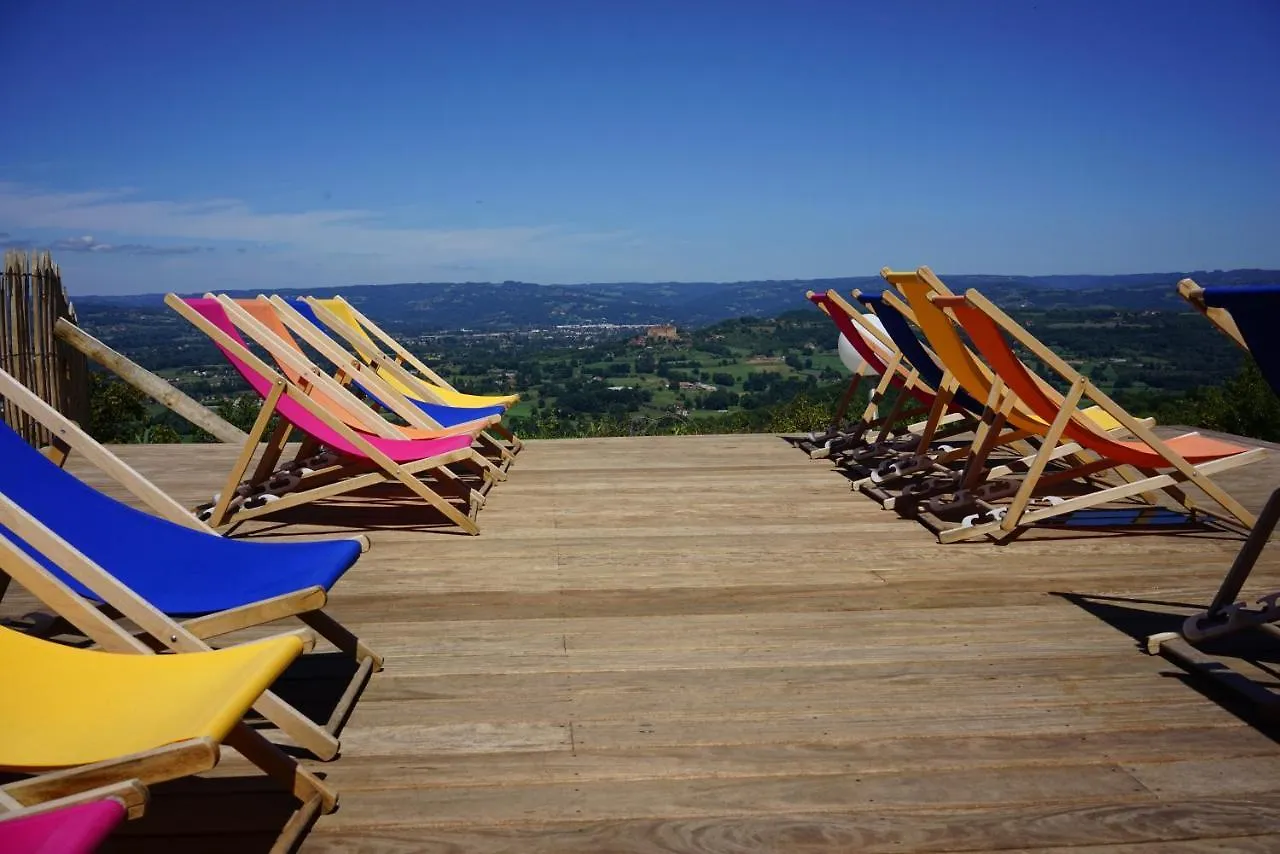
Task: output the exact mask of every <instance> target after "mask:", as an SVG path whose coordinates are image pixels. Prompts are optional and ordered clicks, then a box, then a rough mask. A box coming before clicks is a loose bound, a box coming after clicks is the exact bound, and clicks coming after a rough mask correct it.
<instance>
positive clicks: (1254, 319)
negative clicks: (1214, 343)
mask: <svg viewBox="0 0 1280 854" xmlns="http://www.w3.org/2000/svg"><path fill="white" fill-rule="evenodd" d="M1204 303H1205V305H1208V306H1211V307H1213V308H1221V309H1226V310H1227V311H1229V312H1231V319H1232V320H1234V321H1235V323H1236V328H1237V329H1239V330H1240V334H1241V335H1242V336H1243V337H1244V342H1245V343H1246V344H1248V345H1249V352H1250V353H1252V354H1253V359H1254V361H1255V362H1257V363H1258V369H1259V370H1261V371H1262V376H1263V377H1265V378H1266V380H1267V383H1268V384H1270V386H1271V389H1272V391H1274V392H1275V393H1276V394H1280V329H1277V326H1276V321H1277V319H1280V285H1252V286H1249V287H1239V288H1222V287H1218V288H1205V289H1204Z"/></svg>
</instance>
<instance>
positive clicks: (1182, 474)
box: [933, 289, 1265, 543]
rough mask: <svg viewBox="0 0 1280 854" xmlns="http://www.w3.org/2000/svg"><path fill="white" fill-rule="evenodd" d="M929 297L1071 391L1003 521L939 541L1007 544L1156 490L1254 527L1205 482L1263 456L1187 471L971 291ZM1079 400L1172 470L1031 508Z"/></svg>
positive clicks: (1256, 452) (1146, 430)
mask: <svg viewBox="0 0 1280 854" xmlns="http://www.w3.org/2000/svg"><path fill="white" fill-rule="evenodd" d="M933 299H934V301H935V302H936V303H939V304H942V305H948V304H952V303H955V302H956V301H962V302H965V303H967V304H968V305H970V306H972V307H974V308H976V309H978V310H979V311H981V312H983V313H984V314H985V315H986V316H987V317H989V318H990V319H991V320H992V321H994V322H995V323H996V325H998V326H999V327H1000V328H1001V329H1002V330H1003V332H1004V333H1005V334H1007V335H1008V336H1009V337H1010V338H1012V339H1013V340H1015V341H1016V342H1017V343H1019V344H1021V345H1022V346H1023V347H1025V348H1026V349H1027V350H1029V351H1030V352H1031V353H1033V354H1034V355H1035V356H1036V358H1037V359H1039V360H1040V361H1041V362H1043V363H1044V364H1045V365H1047V366H1048V367H1049V369H1050V370H1052V371H1054V372H1055V373H1056V374H1058V375H1059V376H1060V377H1062V378H1063V379H1064V380H1065V381H1066V382H1068V383H1070V390H1069V391H1068V393H1067V395H1066V397H1065V399H1064V400H1063V403H1062V405H1061V407H1060V409H1059V411H1058V413H1057V416H1056V417H1055V419H1054V420H1053V422H1052V423H1051V424H1050V425H1049V427H1048V429H1047V430H1046V431H1045V434H1044V436H1043V444H1042V445H1041V446H1040V451H1039V453H1038V454H1037V455H1036V458H1035V460H1034V461H1033V462H1032V464H1031V467H1030V469H1029V470H1028V472H1027V473H1026V475H1025V476H1024V478H1023V480H1022V484H1021V486H1020V488H1019V489H1018V492H1017V494H1016V495H1015V496H1014V497H1013V500H1012V502H1011V503H1010V504H1009V505H1008V506H1007V508H1005V509H1004V513H1003V516H1002V518H999V519H994V520H992V521H989V522H985V523H981V522H980V523H978V524H972V525H962V526H959V527H954V528H943V529H940V530H937V531H935V533H936V534H937V536H938V540H939V542H943V543H949V542H957V541H960V540H967V539H972V538H974V537H985V536H992V537H994V538H996V539H997V540H1007V539H1009V538H1011V537H1014V536H1016V535H1017V534H1019V533H1021V531H1023V530H1025V529H1026V528H1027V527H1028V526H1030V525H1033V524H1035V523H1036V522H1039V521H1043V520H1045V519H1050V518H1053V517H1056V516H1061V515H1065V514H1067V513H1071V512H1074V511H1077V510H1082V509H1087V508H1090V507H1096V506H1098V505H1100V504H1105V503H1107V502H1110V501H1115V500H1119V499H1124V498H1131V497H1134V496H1139V495H1143V494H1146V493H1151V492H1153V491H1155V490H1157V489H1158V490H1162V491H1164V492H1165V493H1166V494H1168V495H1169V497H1170V498H1172V499H1173V501H1175V502H1176V503H1177V504H1179V505H1180V506H1182V507H1184V508H1185V509H1187V510H1188V511H1189V512H1191V513H1193V514H1199V515H1205V516H1210V517H1213V518H1218V519H1220V520H1221V521H1227V522H1230V521H1231V520H1232V519H1234V521H1235V522H1237V523H1239V524H1240V525H1241V526H1243V527H1244V528H1247V529H1251V528H1252V527H1253V525H1254V522H1255V519H1254V516H1253V514H1252V513H1250V512H1249V511H1248V510H1246V509H1245V508H1244V507H1243V506H1242V505H1241V504H1240V503H1239V502H1238V501H1236V500H1235V499H1234V498H1232V497H1231V496H1230V495H1229V494H1228V493H1227V492H1226V490H1224V489H1223V488H1222V487H1221V486H1219V485H1218V484H1216V483H1214V482H1213V481H1212V480H1210V475H1212V474H1217V473H1219V472H1222V471H1227V470H1229V469H1233V468H1238V467H1240V466H1243V465H1247V464H1249V463H1252V462H1256V461H1257V460H1259V459H1261V458H1262V457H1263V456H1264V455H1265V452H1264V451H1263V450H1262V449H1261V448H1253V449H1250V450H1247V451H1243V452H1241V453H1239V454H1234V455H1232V456H1229V457H1222V458H1219V459H1215V460H1211V461H1207V462H1204V463H1200V464H1199V465H1193V464H1191V463H1190V462H1188V461H1187V460H1186V459H1184V458H1183V457H1182V456H1180V455H1179V454H1178V453H1177V452H1176V451H1174V450H1173V449H1172V448H1170V447H1169V445H1168V444H1167V443H1166V442H1165V441H1164V440H1162V439H1160V438H1159V437H1158V436H1156V434H1155V433H1154V432H1152V430H1151V428H1150V427H1149V425H1148V424H1146V423H1144V422H1143V421H1142V420H1141V419H1138V418H1136V417H1134V416H1133V415H1131V414H1130V413H1129V412H1128V411H1127V410H1125V409H1124V408H1123V407H1121V406H1120V405H1119V404H1117V403H1116V402H1115V401H1113V400H1112V399H1111V398H1110V397H1109V396H1108V395H1106V394H1105V393H1104V392H1103V391H1102V390H1101V389H1099V388H1098V387H1097V386H1096V385H1094V384H1093V383H1092V382H1091V381H1090V380H1089V379H1088V378H1087V377H1085V376H1083V375H1082V374H1080V373H1079V372H1078V371H1076V370H1075V369H1074V368H1072V367H1071V365H1069V364H1068V363H1067V362H1066V361H1065V360H1063V359H1062V358H1060V357H1059V356H1058V355H1057V354H1056V353H1054V352H1053V351H1052V350H1051V349H1050V348H1048V347H1046V346H1045V345H1044V344H1042V343H1041V342H1040V341H1039V340H1038V339H1036V337H1035V336H1033V335H1032V334H1031V333H1029V332H1027V331H1026V330H1025V329H1023V328H1022V326H1020V325H1019V324H1018V323H1016V322H1015V321H1014V320H1013V319H1012V318H1010V317H1009V316H1008V315H1007V314H1005V313H1004V312H1003V311H1001V310H1000V308H999V307H997V306H996V305H995V304H994V303H992V302H991V301H990V300H988V299H986V298H985V297H983V296H982V295H981V294H980V293H978V292H977V291H976V290H972V289H970V290H969V291H967V292H966V293H965V295H964V296H963V297H940V296H935V297H933ZM997 375H998V372H997ZM1006 393H1007V394H1012V391H1007V392H1006ZM1086 398H1087V399H1089V400H1092V401H1093V403H1094V404H1095V405H1096V406H1098V407H1100V408H1101V409H1102V410H1103V411H1105V412H1107V413H1108V414H1109V415H1111V417H1112V418H1114V419H1115V420H1116V421H1117V422H1119V423H1120V424H1121V425H1123V427H1124V428H1125V429H1127V430H1128V431H1129V433H1130V434H1131V435H1133V436H1134V437H1136V438H1137V439H1139V440H1141V441H1142V442H1144V443H1145V444H1146V445H1147V446H1148V447H1149V448H1150V449H1151V450H1152V451H1153V452H1155V453H1156V454H1158V455H1159V456H1160V457H1162V458H1163V460H1164V462H1165V463H1166V464H1167V467H1168V468H1171V469H1173V470H1174V471H1173V473H1171V474H1158V473H1156V471H1145V470H1144V471H1142V475H1143V476H1142V477H1140V478H1138V479H1135V480H1132V481H1127V482H1125V483H1123V484H1120V485H1117V486H1111V487H1108V488H1105V489H1102V490H1100V491H1098V492H1093V493H1090V494H1087V495H1081V496H1077V497H1073V498H1069V499H1066V500H1064V501H1061V502H1060V503H1057V504H1054V505H1052V506H1049V507H1044V508H1032V507H1031V504H1032V498H1033V496H1034V495H1035V493H1036V492H1037V490H1038V489H1039V488H1041V487H1043V486H1047V485H1051V483H1052V482H1053V481H1052V480H1051V479H1050V478H1048V477H1046V476H1045V469H1046V466H1047V465H1048V463H1049V460H1050V458H1051V455H1052V454H1053V452H1054V449H1055V448H1057V446H1058V445H1059V444H1060V442H1061V439H1062V437H1063V434H1064V431H1065V429H1066V427H1067V424H1068V422H1069V421H1070V420H1071V419H1072V418H1074V417H1076V416H1077V415H1078V413H1079V405H1080V403H1081V401H1082V400H1084V399H1086ZM1190 435H1195V434H1190ZM1121 465H1122V464H1121V463H1119V462H1118V461H1113V460H1106V459H1100V460H1099V461H1098V462H1097V463H1095V464H1093V466H1092V471H1094V472H1096V471H1104V470H1108V469H1115V468H1119V467H1120V466H1121ZM1079 473H1081V472H1079V471H1077V474H1079ZM1059 479H1061V477H1060V476H1059ZM1184 483H1191V484H1193V485H1195V486H1196V487H1198V488H1199V489H1200V490H1201V491H1202V492H1204V493H1205V495H1207V496H1208V497H1209V498H1210V499H1212V500H1213V501H1214V502H1215V503H1217V504H1218V505H1219V506H1220V507H1222V508H1223V510H1225V511H1226V513H1227V514H1228V515H1227V516H1226V517H1222V516H1219V515H1218V514H1214V513H1210V512H1207V511H1205V510H1203V509H1201V508H1198V507H1196V506H1195V504H1194V503H1193V502H1192V501H1191V500H1190V498H1189V497H1188V496H1187V495H1186V494H1185V493H1183V492H1182V491H1181V489H1180V488H1179V486H1180V485H1181V484H1184Z"/></svg>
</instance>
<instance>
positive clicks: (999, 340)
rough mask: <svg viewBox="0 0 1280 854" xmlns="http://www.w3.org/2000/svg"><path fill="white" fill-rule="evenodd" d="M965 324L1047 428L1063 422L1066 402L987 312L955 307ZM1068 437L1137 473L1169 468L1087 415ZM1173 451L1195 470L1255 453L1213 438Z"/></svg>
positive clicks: (1184, 440)
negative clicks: (1013, 346) (1037, 374)
mask: <svg viewBox="0 0 1280 854" xmlns="http://www.w3.org/2000/svg"><path fill="white" fill-rule="evenodd" d="M951 309H952V310H953V311H954V312H955V313H956V317H957V318H959V320H960V323H961V325H963V326H964V328H965V331H967V332H968V333H969V337H970V339H971V340H972V341H973V342H974V344H975V345H976V346H977V347H978V350H979V351H980V352H981V353H982V356H983V358H984V359H986V360H987V362H988V364H990V365H991V367H992V368H993V369H994V370H995V372H996V373H997V374H999V375H1000V378H1001V379H1002V380H1003V381H1004V382H1005V384H1006V385H1008V386H1009V388H1010V389H1011V390H1012V391H1013V393H1014V394H1016V395H1017V396H1018V398H1019V399H1020V400H1022V402H1023V403H1025V404H1026V405H1027V407H1028V408H1029V409H1030V410H1031V411H1032V412H1034V413H1035V414H1036V415H1037V416H1039V418H1040V419H1041V421H1042V422H1043V424H1045V425H1048V424H1050V423H1052V422H1053V420H1054V419H1056V418H1057V416H1058V414H1059V412H1060V411H1061V409H1062V406H1063V402H1062V401H1061V400H1060V399H1059V400H1055V399H1054V397H1053V396H1052V395H1050V394H1049V393H1048V392H1047V391H1046V387H1045V384H1042V383H1040V382H1037V381H1036V380H1037V378H1036V377H1035V375H1034V374H1032V373H1031V372H1030V371H1029V370H1028V369H1027V366H1026V365H1024V364H1023V363H1022V361H1021V360H1020V359H1019V358H1018V357H1017V355H1016V354H1015V353H1014V352H1013V350H1012V349H1011V348H1010V347H1009V345H1008V343H1007V342H1006V341H1005V339H1004V335H1003V334H1002V333H1001V331H1000V327H999V326H997V325H996V323H995V321H993V320H992V319H991V318H990V317H989V316H988V315H987V314H986V313H985V312H982V311H980V310H979V309H977V308H974V307H972V306H969V305H966V304H956V305H952V306H951ZM1063 433H1064V435H1065V436H1066V437H1067V438H1069V439H1071V440H1072V441H1074V442H1076V443H1078V444H1080V445H1082V446H1084V447H1087V448H1089V449H1091V450H1093V451H1095V452H1097V453H1098V454H1101V455H1102V456H1104V457H1106V458H1107V459H1111V460H1115V461H1117V462H1121V463H1125V464H1127V465H1131V466H1135V467H1137V468H1166V467H1168V465H1169V461H1168V459H1167V458H1166V457H1165V456H1164V455H1163V454H1161V453H1160V452H1159V451H1156V450H1154V449H1153V448H1152V447H1151V446H1150V445H1149V444H1148V443H1146V442H1143V441H1141V440H1125V439H1116V438H1114V437H1113V436H1111V435H1110V434H1108V433H1106V432H1105V431H1103V430H1102V429H1101V428H1100V427H1098V426H1097V425H1096V424H1095V423H1094V422H1093V421H1092V419H1089V418H1086V417H1083V415H1082V413H1079V412H1072V413H1071V416H1070V420H1069V421H1067V424H1066V428H1065V430H1064V431H1063ZM1164 444H1165V445H1167V446H1168V447H1169V448H1170V449H1171V450H1173V451H1175V452H1176V453H1177V454H1178V455H1179V456H1180V457H1182V458H1183V459H1184V460H1186V461H1187V462H1189V463H1192V464H1193V465H1194V464H1196V463H1203V462H1211V461H1214V460H1220V459H1223V458H1226V457H1232V456H1235V455H1237V454H1241V453H1244V452H1245V451H1248V450H1249V449H1248V448H1246V447H1244V446H1242V445H1237V444H1235V443H1233V442H1224V441H1222V440H1221V439H1214V438H1212V437H1210V436H1197V435H1192V436H1177V437H1174V438H1172V439H1168V440H1165V443H1164Z"/></svg>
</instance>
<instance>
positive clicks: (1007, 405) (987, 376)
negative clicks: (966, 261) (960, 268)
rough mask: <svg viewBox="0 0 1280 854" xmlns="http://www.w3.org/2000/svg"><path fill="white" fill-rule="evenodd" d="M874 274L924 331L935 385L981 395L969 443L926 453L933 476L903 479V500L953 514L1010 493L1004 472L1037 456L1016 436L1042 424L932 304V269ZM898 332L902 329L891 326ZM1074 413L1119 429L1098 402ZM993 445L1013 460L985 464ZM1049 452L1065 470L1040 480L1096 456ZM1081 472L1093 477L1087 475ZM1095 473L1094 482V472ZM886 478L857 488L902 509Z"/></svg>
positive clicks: (1070, 475)
mask: <svg viewBox="0 0 1280 854" xmlns="http://www.w3.org/2000/svg"><path fill="white" fill-rule="evenodd" d="M880 272H881V275H882V276H883V277H884V278H885V280H886V281H887V282H889V283H890V284H891V285H893V286H894V287H895V288H896V289H897V290H898V292H899V293H900V294H901V295H902V296H903V297H904V298H905V299H906V301H907V305H906V306H902V305H901V304H900V303H898V301H897V299H896V298H895V297H894V296H893V294H892V293H890V292H886V293H885V294H884V296H883V299H884V300H885V301H886V302H887V303H889V305H890V306H891V307H892V308H894V309H895V310H896V311H897V312H898V313H899V314H901V315H902V316H903V317H904V318H905V317H909V318H910V320H911V321H912V322H913V323H914V324H915V325H916V326H917V327H918V328H919V329H920V331H921V332H922V333H924V336H925V339H926V340H927V341H928V343H929V346H930V348H931V353H930V354H928V355H931V356H932V357H933V358H936V360H937V361H938V363H939V365H940V366H941V368H942V369H943V370H944V371H945V377H944V379H943V380H942V381H941V383H940V385H941V386H942V387H943V388H952V387H955V386H958V387H959V388H960V389H962V390H963V391H965V392H967V393H968V395H969V398H970V399H971V400H974V401H976V400H982V401H985V403H984V408H983V411H982V414H981V416H980V417H979V419H978V424H977V427H976V430H975V436H974V440H973V442H972V443H970V444H969V445H968V446H967V447H961V448H958V449H955V450H949V451H944V452H941V453H934V454H930V455H928V460H927V461H928V462H930V463H932V471H933V472H937V474H932V476H930V477H927V478H925V479H924V480H923V481H915V482H912V483H909V484H907V485H906V486H905V487H904V488H903V489H902V497H903V498H905V499H907V505H908V506H910V507H912V508H914V509H917V510H918V509H919V508H916V506H915V505H916V502H919V501H920V500H921V499H924V498H927V499H928V503H927V511H926V512H928V513H930V514H933V515H937V514H945V513H952V512H955V510H956V509H957V508H960V507H967V508H971V509H972V508H978V507H981V506H982V505H984V504H986V503H988V502H990V501H992V500H996V499H998V498H1001V497H1008V496H1010V495H1013V494H1014V493H1015V492H1016V491H1017V488H1018V483H1017V481H1016V479H1013V478H1010V477H1009V476H1010V475H1016V474H1019V473H1025V472H1026V471H1027V470H1028V469H1029V467H1030V465H1031V464H1032V462H1034V460H1035V457H1036V456H1037V454H1038V451H1035V450H1034V449H1032V448H1029V447H1027V446H1026V445H1025V444H1023V443H1024V440H1032V439H1034V437H1036V436H1039V435H1043V434H1044V432H1045V430H1046V429H1047V427H1048V425H1047V424H1045V422H1044V421H1043V420H1042V419H1040V418H1039V417H1038V416H1037V415H1036V414H1035V413H1034V412H1031V411H1029V410H1028V409H1026V408H1025V407H1024V406H1022V405H1021V403H1020V401H1019V400H1018V398H1017V397H1016V396H1015V395H1006V394H1005V393H1004V386H1003V383H1002V382H1001V381H1000V379H999V377H996V376H994V375H993V374H992V373H991V371H990V370H988V369H987V367H986V366H985V365H984V364H982V362H981V360H979V359H978V358H977V356H975V355H974V353H973V352H972V351H971V350H970V349H969V347H968V346H967V345H966V344H965V342H964V341H963V340H962V339H961V337H960V335H959V333H958V331H957V329H956V327H955V325H954V324H953V322H952V320H951V318H950V317H949V316H948V315H947V313H946V312H945V311H944V310H943V309H942V308H939V307H938V306H936V305H935V304H934V303H933V301H932V297H933V296H934V295H938V296H951V295H952V294H951V292H950V291H949V290H948V289H947V287H946V285H944V284H943V283H942V280H941V279H939V278H938V277H937V276H936V275H934V273H933V271H932V270H930V269H929V268H928V267H921V268H919V269H918V270H916V271H914V272H894V271H892V270H890V269H888V268H884V269H883V270H881V271H880ZM908 307H909V309H908ZM908 310H909V311H910V314H909V315H908V314H907V311H908ZM898 334H899V335H902V334H906V333H905V332H904V331H902V330H899V333H898ZM1045 390H1046V393H1047V394H1056V392H1054V391H1053V390H1052V389H1051V388H1048V387H1046V388H1045ZM1081 414H1082V415H1084V416H1085V417H1087V418H1089V419H1090V420H1091V421H1093V422H1094V423H1095V424H1096V425H1097V426H1098V427H1099V428H1100V429H1102V430H1105V431H1107V432H1108V433H1111V434H1113V435H1116V434H1118V433H1122V432H1124V427H1123V425H1121V424H1120V423H1119V422H1118V421H1116V420H1115V419H1114V418H1112V417H1111V416H1110V415H1108V414H1107V413H1106V412H1105V411H1104V410H1102V409H1101V408H1100V407H1097V406H1091V407H1088V408H1086V409H1084V410H1082V412H1081ZM936 417H937V416H936V414H935V415H932V416H931V420H930V423H929V424H928V425H926V428H925V430H924V431H922V435H921V448H920V450H919V451H918V452H917V454H916V456H915V457H910V456H908V457H907V460H908V467H907V468H906V470H913V469H914V470H916V471H920V470H924V469H925V466H924V465H923V462H924V461H925V460H926V453H925V451H926V449H927V448H928V445H927V443H928V442H929V441H931V439H932V421H933V419H935V418H936ZM1144 423H1146V424H1147V425H1148V426H1150V424H1152V423H1154V422H1153V421H1151V420H1150V419H1144ZM1001 446H1010V447H1015V448H1019V449H1020V450H1021V451H1024V453H1023V455H1022V456H1021V457H1020V458H1018V459H1015V460H1006V461H1004V462H1002V463H1001V464H1000V465H997V466H990V465H989V464H988V463H989V458H990V455H991V453H992V452H993V451H994V450H995V449H996V448H997V447H1001ZM1049 453H1050V456H1049V461H1050V462H1052V463H1054V464H1057V463H1058V461H1065V462H1066V463H1067V466H1068V467H1067V470H1066V471H1065V472H1062V471H1059V472H1055V473H1054V474H1052V475H1046V476H1045V478H1046V480H1062V479H1066V480H1072V479H1075V478H1076V476H1077V470H1076V469H1075V468H1074V467H1076V466H1084V465H1088V464H1089V462H1090V461H1091V460H1094V459H1096V456H1094V455H1092V454H1090V453H1089V452H1087V451H1085V450H1084V449H1083V448H1082V447H1081V446H1080V445H1078V444H1075V443H1059V445H1058V446H1057V447H1056V448H1054V449H1053V450H1052V451H1050V452H1049ZM961 459H963V461H964V465H963V468H962V470H961V471H960V472H955V473H953V472H950V471H949V470H948V469H947V466H948V465H949V464H951V463H953V462H956V461H959V460H961ZM1123 475H1124V476H1126V477H1128V476H1129V473H1128V472H1127V471H1124V472H1123ZM1083 476H1084V477H1087V478H1095V476H1093V475H1089V474H1084V475H1083ZM1095 479H1097V480H1098V481H1099V482H1102V481H1101V479H1100V478H1095ZM891 482H892V478H888V477H881V478H879V479H877V480H876V485H875V488H871V487H864V491H866V492H868V493H869V494H872V495H873V497H876V498H879V499H881V500H882V502H883V505H884V506H885V507H886V508H898V509H903V508H901V507H899V506H898V505H899V504H900V501H899V499H898V498H896V497H894V496H893V495H892V494H891V493H890V492H888V491H886V490H885V489H884V487H883V485H884V484H885V483H891Z"/></svg>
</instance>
